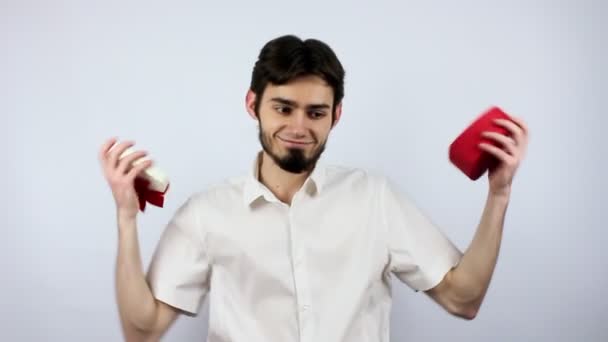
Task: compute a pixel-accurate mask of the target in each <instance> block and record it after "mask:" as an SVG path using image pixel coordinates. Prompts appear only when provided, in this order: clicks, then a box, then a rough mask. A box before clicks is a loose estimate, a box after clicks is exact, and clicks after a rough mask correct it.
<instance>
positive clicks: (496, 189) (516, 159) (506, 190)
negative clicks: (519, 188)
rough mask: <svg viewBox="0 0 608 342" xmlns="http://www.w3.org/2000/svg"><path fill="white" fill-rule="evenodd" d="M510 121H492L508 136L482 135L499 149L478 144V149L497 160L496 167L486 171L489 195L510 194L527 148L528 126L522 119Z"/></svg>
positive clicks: (484, 133)
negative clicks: (492, 141) (494, 142)
mask: <svg viewBox="0 0 608 342" xmlns="http://www.w3.org/2000/svg"><path fill="white" fill-rule="evenodd" d="M511 119H512V120H506V119H495V120H494V123H496V124H497V125H499V126H502V127H504V128H506V129H507V131H508V132H509V134H506V135H505V134H500V133H497V132H488V131H485V132H483V133H482V136H483V137H485V138H488V139H491V140H494V141H496V142H497V143H498V145H499V147H497V146H493V145H492V144H488V143H481V144H479V148H481V149H482V150H484V151H486V152H488V153H490V154H491V155H493V156H494V157H496V158H497V159H498V160H499V163H498V165H497V166H496V167H495V168H492V169H490V170H489V171H488V179H489V185H490V193H491V194H494V195H509V194H510V191H511V183H512V182H513V177H514V176H515V173H516V172H517V169H518V168H519V165H520V164H521V162H522V160H523V159H524V156H525V153H526V149H527V147H528V126H527V125H526V123H525V122H524V121H523V120H522V119H519V118H515V117H511ZM501 147H502V148H501Z"/></svg>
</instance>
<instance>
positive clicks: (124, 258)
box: [116, 218, 157, 340]
mask: <svg viewBox="0 0 608 342" xmlns="http://www.w3.org/2000/svg"><path fill="white" fill-rule="evenodd" d="M136 224H137V223H136V220H135V219H120V218H119V219H118V236H119V238H118V240H119V242H118V253H117V258H116V296H117V301H118V310H119V312H120V317H121V321H122V324H123V329H124V330H125V334H126V335H127V336H132V337H133V338H128V340H132V339H134V337H135V336H136V335H137V336H139V335H140V334H141V333H143V332H147V331H150V332H151V331H152V330H153V328H154V325H155V322H156V317H157V312H156V311H157V304H156V300H155V298H154V297H153V295H152V292H151V290H150V287H149V286H148V284H147V282H146V279H145V275H144V271H143V267H142V262H141V256H140V251H139V242H138V238H137V227H136Z"/></svg>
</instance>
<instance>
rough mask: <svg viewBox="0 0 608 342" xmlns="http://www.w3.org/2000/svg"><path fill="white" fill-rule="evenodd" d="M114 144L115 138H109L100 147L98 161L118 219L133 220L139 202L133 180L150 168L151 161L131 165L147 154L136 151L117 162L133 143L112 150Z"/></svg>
mask: <svg viewBox="0 0 608 342" xmlns="http://www.w3.org/2000/svg"><path fill="white" fill-rule="evenodd" d="M115 143H116V138H111V139H108V140H107V141H106V142H105V143H104V144H103V145H102V146H101V148H100V150H99V161H100V163H101V166H102V169H103V173H104V176H105V178H106V180H107V182H108V184H109V185H110V188H111V190H112V195H113V196H114V201H115V202H116V211H117V214H118V216H119V218H122V219H135V218H136V217H137V214H138V212H139V200H138V198H137V193H136V192H135V186H134V182H135V178H136V177H137V175H138V174H139V173H140V172H142V171H144V170H145V169H146V168H148V167H150V166H151V165H152V161H151V160H146V161H144V162H141V163H139V164H137V165H135V166H133V165H132V163H133V162H134V161H136V160H137V159H139V158H142V157H145V156H146V155H147V154H148V153H147V152H145V151H136V152H134V153H132V154H130V155H128V156H126V157H124V158H122V159H120V160H119V157H120V155H121V154H122V153H123V152H124V151H125V150H126V149H127V148H129V147H131V146H133V145H134V144H135V143H134V142H133V141H126V142H122V143H120V144H118V145H116V146H115V147H114V148H112V146H113V145H114V144H115ZM110 149H111V151H110Z"/></svg>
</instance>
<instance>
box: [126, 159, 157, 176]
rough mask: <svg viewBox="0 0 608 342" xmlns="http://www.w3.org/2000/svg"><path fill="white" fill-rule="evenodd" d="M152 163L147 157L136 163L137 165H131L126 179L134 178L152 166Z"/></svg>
mask: <svg viewBox="0 0 608 342" xmlns="http://www.w3.org/2000/svg"><path fill="white" fill-rule="evenodd" d="M152 164H154V162H153V161H152V160H150V159H148V160H146V161H144V162H142V163H141V164H137V165H135V166H133V167H132V168H131V170H129V173H127V180H128V181H133V180H135V177H137V176H138V175H139V174H140V173H142V172H143V171H144V170H145V169H147V168H149V167H150V166H152Z"/></svg>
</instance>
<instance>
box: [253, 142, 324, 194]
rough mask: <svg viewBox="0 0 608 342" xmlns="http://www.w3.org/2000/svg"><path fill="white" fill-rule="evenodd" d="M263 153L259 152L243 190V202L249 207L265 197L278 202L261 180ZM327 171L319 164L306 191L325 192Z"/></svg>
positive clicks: (306, 185) (307, 181)
mask: <svg viewBox="0 0 608 342" xmlns="http://www.w3.org/2000/svg"><path fill="white" fill-rule="evenodd" d="M262 154H263V151H260V152H258V154H257V155H256V157H255V160H254V162H253V165H252V170H251V172H250V173H249V174H248V175H247V177H246V180H245V187H244V190H243V201H244V204H245V205H247V206H249V205H251V203H253V201H255V200H257V199H258V198H260V197H264V198H265V199H266V200H273V199H274V200H276V197H275V196H274V194H273V193H272V192H271V191H270V190H268V188H267V187H266V186H265V185H264V184H262V183H261V182H260V181H259V180H258V179H259V165H260V162H261V160H262ZM325 177H326V170H325V167H324V166H323V164H322V163H320V162H317V164H316V166H315V168H314V169H313V171H312V172H311V174H310V176H309V177H308V179H306V181H305V182H304V184H303V186H302V187H303V188H304V189H305V190H306V191H310V192H311V193H314V192H315V191H316V193H317V194H319V193H321V191H322V190H323V185H324V184H325Z"/></svg>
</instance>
